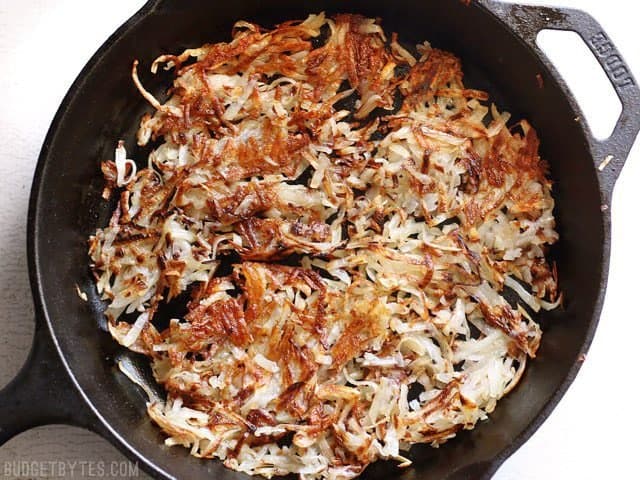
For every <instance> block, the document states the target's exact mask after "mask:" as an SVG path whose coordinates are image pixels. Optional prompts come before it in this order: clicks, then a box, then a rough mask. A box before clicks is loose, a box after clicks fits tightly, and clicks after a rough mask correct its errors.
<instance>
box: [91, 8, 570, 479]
mask: <svg viewBox="0 0 640 480" xmlns="http://www.w3.org/2000/svg"><path fill="white" fill-rule="evenodd" d="M158 68H165V69H174V70H175V81H174V84H173V88H172V89H171V96H170V98H169V99H168V100H167V101H166V102H164V103H162V102H161V101H160V100H158V99H157V98H156V97H154V96H153V95H152V94H151V93H150V92H148V91H147V90H145V89H144V87H143V86H142V83H141V82H140V80H139V78H138V73H137V62H136V63H135V64H134V68H133V70H132V75H133V79H134V82H135V84H136V85H137V86H138V88H139V89H140V92H141V94H142V95H143V96H144V97H145V98H146V99H147V100H148V101H149V102H150V104H151V105H152V106H153V107H154V108H155V113H154V114H153V115H146V116H145V117H144V118H143V119H142V122H141V125H140V129H139V132H138V141H139V143H140V145H146V144H147V143H148V142H150V141H152V140H154V141H155V140H159V141H160V142H161V143H160V145H159V146H158V147H157V148H156V149H155V150H154V151H153V153H152V154H151V155H150V157H149V159H148V166H147V167H146V168H139V167H138V168H136V165H135V164H134V162H133V161H132V160H129V159H127V153H126V151H125V146H124V144H123V143H118V146H117V149H116V151H115V161H106V162H104V163H103V165H102V170H103V172H104V175H105V179H106V181H107V186H106V188H105V197H108V196H109V195H110V194H116V195H118V196H119V197H118V202H117V206H116V208H115V210H114V212H113V216H112V218H111V221H110V223H109V225H108V226H106V227H105V228H101V229H98V230H97V231H96V232H95V234H94V235H93V236H92V237H91V239H90V242H89V243H90V247H89V254H90V257H91V260H92V269H93V272H94V274H95V278H96V284H97V289H98V292H99V293H100V294H101V295H102V297H103V298H104V299H105V300H106V303H107V309H106V315H107V317H108V322H109V329H110V332H111V334H112V335H113V337H114V338H115V339H116V340H117V341H118V342H119V343H120V344H122V345H123V346H125V347H127V348H129V349H131V350H133V351H136V352H140V353H143V354H145V355H147V356H148V357H149V358H150V360H151V362H152V366H153V371H154V375H155V378H156V379H157V381H158V383H159V384H160V385H162V386H163V387H164V389H165V390H166V393H167V396H166V400H162V399H160V398H158V397H156V396H154V397H153V398H150V400H149V404H148V413H149V415H150V416H151V418H152V419H153V420H154V421H155V422H156V423H157V424H158V425H159V426H160V427H161V428H162V429H163V430H164V431H165V432H166V434H167V436H168V438H167V440H166V443H167V445H183V446H185V447H188V448H189V449H190V450H191V453H192V454H193V455H195V456H198V457H206V458H214V457H216V458H219V459H222V460H223V461H224V464H225V465H226V466H227V467H229V468H232V469H235V470H238V471H242V472H246V473H250V474H259V475H264V476H266V477H271V476H274V475H286V474H289V473H296V474H299V476H300V478H303V479H320V478H326V479H346V478H353V477H355V476H357V475H359V474H360V473H361V472H362V471H363V470H364V469H365V467H366V466H367V465H368V464H370V463H371V462H374V461H376V460H378V459H392V460H395V461H396V462H398V464H399V465H400V466H408V465H410V464H411V460H410V457H411V455H410V452H409V448H410V446H411V444H414V443H429V444H432V445H433V446H437V445H439V444H442V443H443V442H445V441H447V440H448V439H450V438H452V437H454V436H455V435H456V433H457V432H458V431H460V430H461V429H471V428H473V427H474V425H476V423H477V422H478V421H480V420H484V419H486V418H487V415H488V414H489V413H491V412H492V411H493V409H494V408H495V407H496V403H497V401H498V400H499V399H500V398H501V397H502V396H504V395H505V394H506V393H507V392H509V391H510V390H511V389H513V388H514V386H515V385H516V384H517V382H518V381H519V379H520V377H521V376H522V373H523V371H524V368H525V365H526V361H527V358H529V357H531V358H532V357H535V354H536V351H537V349H538V347H539V345H540V339H541V329H540V327H539V325H538V324H537V323H536V321H535V319H534V318H533V317H532V315H533V314H534V312H538V311H539V310H541V309H543V310H545V309H552V308H555V307H557V306H558V304H559V303H560V300H561V295H560V294H559V291H558V286H557V278H556V271H555V266H552V265H550V264H549V263H548V262H547V260H546V258H545V254H546V252H547V248H548V245H550V244H552V243H554V242H556V241H557V239H558V235H557V233H556V232H555V230H554V227H555V223H554V217H553V207H554V201H553V198H552V197H551V182H550V180H549V179H548V177H547V166H546V164H545V162H544V161H543V160H541V158H540V156H539V154H538V146H539V141H538V137H537V135H536V132H535V130H534V129H533V128H532V127H531V125H529V123H527V122H526V121H525V120H521V121H519V122H517V123H514V124H511V125H508V122H509V121H510V117H509V115H508V114H506V113H501V112H500V111H498V109H497V108H496V107H495V106H493V105H491V104H488V103H487V101H488V100H489V96H488V95H487V94H486V93H485V92H482V91H478V90H471V89H467V88H465V86H464V85H463V82H462V76H463V75H462V71H461V64H460V61H459V60H458V59H457V58H456V57H455V56H453V55H452V54H450V53H447V52H444V51H441V50H437V49H435V48H432V47H431V46H430V44H429V43H426V42H425V43H424V44H421V45H418V46H417V47H416V49H415V50H414V49H411V48H407V47H405V46H402V45H401V44H400V43H399V41H398V38H397V35H395V34H394V35H392V36H390V38H387V37H386V36H385V33H384V32H383V30H382V28H381V26H380V24H379V23H378V22H377V21H376V20H373V19H368V18H364V17H360V16H357V15H337V16H335V17H333V18H327V17H325V15H324V14H319V15H311V16H309V17H308V18H307V19H306V20H304V21H303V22H295V21H293V22H287V23H284V24H282V25H279V26H278V27H276V28H275V29H273V30H265V29H263V28H260V27H259V26H257V25H254V24H251V23H248V22H239V23H237V24H236V26H235V27H234V29H233V39H232V40H231V41H230V42H229V43H217V44H208V45H204V46H202V47H200V48H195V49H189V50H186V51H185V52H184V53H182V54H181V55H163V56H161V57H160V58H158V59H157V60H156V61H155V62H154V63H153V67H152V70H153V72H155V71H157V69H158ZM346 105H349V107H347V106H346ZM505 289H508V290H509V291H511V292H512V295H510V296H509V297H508V298H509V299H510V301H507V300H506V299H505V293H506V291H507V290H505ZM185 298H187V299H188V300H187V301H186V306H184V312H185V313H184V315H182V316H181V317H180V318H172V319H170V320H169V321H168V323H167V321H166V320H165V321H163V322H158V321H157V319H158V312H161V311H162V310H163V308H165V305H166V304H168V303H172V302H177V303H180V302H182V303H185V301H184V299H185ZM518 298H520V299H521V301H514V300H513V299H518ZM525 307H526V308H525ZM527 309H528V310H527Z"/></svg>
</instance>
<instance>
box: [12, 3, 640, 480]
mask: <svg viewBox="0 0 640 480" xmlns="http://www.w3.org/2000/svg"><path fill="white" fill-rule="evenodd" d="M304 3H305V2H300V1H299V0H295V1H294V0H271V1H269V2H264V1H260V0H235V1H230V2H229V1H227V2H216V1H212V0H150V1H149V2H148V3H147V4H146V5H145V6H144V7H143V8H142V9H141V10H140V11H139V12H138V13H137V14H135V15H134V16H133V17H132V18H131V19H130V20H129V21H127V22H126V23H125V24H124V25H123V26H122V27H120V29H118V31H117V32H116V33H114V34H113V35H112V36H111V37H110V38H109V39H108V40H107V41H106V43H105V44H104V45H103V46H102V47H101V48H100V49H99V50H98V52H97V53H96V54H95V55H94V57H93V58H92V59H91V60H90V61H89V63H88V64H87V66H86V67H85V68H84V70H83V71H82V73H81V74H80V75H79V77H78V79H77V80H76V81H75V83H74V84H73V86H72V87H71V89H70V90H69V93H68V94H67V96H66V97H65V99H64V101H63V102H62V105H61V106H60V109H59V110H58V113H57V114H56V116H55V119H54V121H53V124H52V125H51V129H50V130H49V134H48V135H47V138H46V140H45V142H44V146H43V147H42V153H41V155H40V160H39V162H38V166H37V169H36V173H35V179H34V182H33V189H32V193H31V204H30V210H29V219H28V251H29V252H28V253H29V269H30V274H31V284H32V288H33V295H34V299H35V304H36V310H37V314H36V334H35V340H34V345H33V350H32V352H31V355H30V357H29V360H28V361H27V364H26V365H25V367H24V368H23V369H22V370H21V372H20V373H19V375H18V377H17V378H16V379H15V380H14V381H13V382H12V383H11V384H9V385H8V386H7V387H6V388H5V389H4V390H3V391H2V392H0V412H2V413H1V418H0V444H1V443H3V442H5V441H7V440H8V439H10V438H11V437H12V436H14V435H16V434H18V433H19V432H22V431H23V430H26V429H28V428H30V427H33V426H36V425H42V424H47V423H69V424H73V425H78V426H81V427H85V428H89V429H91V430H93V431H95V432H97V433H99V434H100V435H103V436H104V437H105V438H107V439H108V440H109V441H110V442H112V443H113V444H114V445H116V446H117V447H118V448H119V449H120V450H122V451H123V452H124V453H125V454H126V455H127V456H129V457H130V458H131V459H132V460H135V461H138V462H140V464H141V465H142V466H143V468H144V469H145V470H146V471H148V472H149V473H151V474H152V475H154V476H156V477H158V478H173V477H178V478H189V479H197V478H212V476H213V478H219V479H231V478H238V479H239V478H246V477H244V475H241V474H239V473H235V472H232V471H230V470H227V469H225V468H224V467H223V466H222V465H221V463H220V462H218V461H201V460H197V459H195V458H192V457H189V456H188V454H187V452H186V450H185V449H182V448H167V447H165V446H164V445H163V443H162V439H163V436H162V434H161V433H160V431H159V429H158V428H157V427H155V426H154V425H152V424H151V422H150V420H149V419H148V418H147V416H146V414H145V396H144V394H143V393H142V391H141V390H140V389H139V388H138V387H137V386H135V385H134V384H132V383H131V382H130V381H129V380H128V379H127V378H125V377H124V375H122V374H121V373H120V372H119V370H118V369H117V366H116V363H117V361H118V360H119V359H123V358H128V359H129V361H131V362H132V363H134V364H136V365H139V366H140V368H141V371H143V372H144V371H145V370H144V364H145V363H144V361H142V360H141V359H140V358H139V357H136V356H134V355H130V354H128V353H125V352H123V351H122V349H120V348H119V347H117V345H116V343H115V342H114V341H112V340H111V338H110V336H109V335H108V333H106V332H105V331H104V327H105V325H104V320H103V318H102V315H101V313H100V312H101V304H100V302H99V300H98V299H97V297H96V294H95V290H94V289H93V287H92V282H91V279H90V277H89V272H88V267H87V263H88V259H87V255H86V249H87V247H86V238H87V236H88V235H89V234H90V233H92V232H93V231H94V230H95V228H96V227H98V226H102V225H104V224H105V223H106V221H107V218H108V212H109V206H107V205H105V204H104V202H102V201H101V200H100V191H101V189H102V178H101V175H100V173H99V172H100V170H99V162H100V161H101V160H103V159H105V158H111V156H112V153H113V148H114V144H115V142H116V141H117V140H118V139H119V138H124V139H125V140H126V142H127V147H129V148H132V147H133V145H134V143H135V142H134V137H133V135H134V131H135V126H136V125H137V122H138V120H139V118H140V116H141V115H142V113H143V112H144V111H148V110H149V107H148V106H147V105H146V104H145V102H144V101H143V100H142V99H141V98H140V96H139V95H138V93H137V92H136V91H135V89H134V87H133V85H132V83H131V80H130V78H129V70H130V67H131V63H132V60H133V59H134V58H139V59H140V60H141V61H142V62H143V66H146V67H148V66H149V64H150V62H151V60H152V59H154V58H155V57H156V56H157V55H159V54H160V53H164V52H179V51H181V50H182V49H183V48H185V47H187V46H197V45H200V44H202V43H205V42H206V41H221V40H225V39H228V38H229V35H230V29H231V26H232V24H233V22H234V21H235V20H238V19H250V20H253V21H257V22H259V23H262V24H272V23H273V22H276V21H283V20H288V19H292V18H302V17H304V16H306V14H307V13H309V12H310V11H314V12H317V11H320V10H326V11H327V12H335V11H340V10H343V11H344V10H347V11H351V12H359V13H362V14H365V15H368V16H380V17H382V18H383V20H384V26H385V28H386V29H387V30H388V31H398V32H399V33H400V34H401V37H402V38H404V39H405V40H408V41H412V42H415V41H418V40H424V39H429V40H430V41H431V42H432V43H433V44H434V45H435V46H439V47H442V48H445V49H447V50H451V51H453V52H454V53H456V54H458V55H459V56H460V57H461V58H462V59H463V62H464V69H465V72H466V74H467V77H466V78H467V84H468V85H469V86H471V87H476V88H483V89H486V90H488V91H489V92H490V93H491V95H492V98H494V99H497V100H498V103H499V105H500V107H502V108H503V109H505V108H506V109H507V110H509V111H511V112H513V113H515V117H516V118H518V117H521V116H526V118H528V119H530V120H531V121H532V123H533V125H534V126H535V127H536V128H537V129H538V131H539V133H540V137H541V138H542V154H543V156H544V158H546V159H548V161H549V162H550V164H551V170H552V177H553V179H554V180H555V182H556V183H555V187H554V194H555V198H556V199H557V208H556V214H557V218H558V225H559V231H560V235H561V241H560V243H559V244H558V246H557V248H556V249H555V251H554V252H553V255H554V256H555V259H556V260H557V263H558V270H559V277H560V285H561V288H562V290H563V291H564V294H565V298H566V303H565V307H564V309H563V310H562V311H558V312H555V313H551V314H547V315H546V316H544V317H543V319H542V324H543V328H544V330H545V335H544V337H543V341H542V347H541V348H540V351H539V357H538V358H537V359H536V360H535V361H534V362H531V364H530V366H529V369H528V371H527V373H526V376H525V378H524V379H523V381H522V382H521V384H520V385H519V386H518V388H517V389H516V390H515V391H514V392H512V393H511V394H510V395H509V396H508V397H507V398H505V399H503V400H502V401H501V403H500V405H499V408H497V409H496V411H495V413H494V414H493V415H492V416H491V419H490V421H488V422H483V423H481V424H480V425H478V427H477V428H476V429H475V430H473V431H472V432H464V433H461V434H460V435H458V437H457V438H456V439H454V440H452V441H450V442H449V443H447V444H446V445H445V446H443V447H442V448H440V449H438V450H434V449H431V448H429V447H426V446H415V447H414V448H413V449H412V451H411V454H410V456H411V458H412V459H413V460H414V465H413V466H412V467H411V468H409V469H407V470H404V471H402V473H400V472H398V471H397V469H396V467H395V466H393V465H392V464H390V463H376V464H374V465H372V466H371V467H369V468H368V469H367V470H366V473H365V477H366V478H379V479H382V478H388V477H390V476H392V475H393V476H396V475H401V476H402V477H403V478H406V479H418V478H421V479H427V478H429V479H440V478H448V479H462V478H489V477H491V475H492V474H493V472H495V471H496V469H497V468H498V467H499V466H500V464H501V463H502V462H503V461H504V460H505V459H506V458H507V457H508V456H509V455H511V454H512V453H513V452H514V451H515V450H516V449H517V448H518V447H519V446H520V445H521V444H522V443H523V442H524V441H525V440H526V439H527V438H529V436H531V434H532V433H533V432H534V431H535V430H536V429H537V428H538V427H539V426H540V424H541V423H542V422H543V421H544V419H545V418H546V417H547V415H549V413H550V412H551V410H552V409H553V407H554V406H555V405H556V404H557V403H558V401H559V400H560V398H561V397H562V395H563V394H564V392H565V391H566V389H567V388H568V386H569V384H570V383H571V381H572V380H573V378H574V377H575V375H576V373H577V371H578V369H579V367H580V364H581V355H582V354H584V353H585V352H586V350H587V348H588V347H589V344H590V342H591V339H592V337H593V333H594V330H595V327H596V324H597V322H598V318H599V316H600V311H601V307H602V301H603V298H604V290H605V285H606V278H607V271H608V263H609V247H610V237H609V228H610V217H609V211H610V210H608V209H606V208H605V206H606V205H607V204H608V203H609V201H610V198H611V193H612V190H613V185H614V181H615V179H616V177H617V175H618V173H619V171H620V169H621V168H622V165H623V163H624V160H625V158H626V156H627V155H628V153H629V150H630V148H631V145H632V143H633V141H634V139H635V137H636V134H637V132H638V130H639V129H640V117H639V113H638V112H639V111H640V90H639V89H638V87H637V86H636V83H635V81H634V79H633V77H632V76H631V73H630V72H629V70H628V68H627V67H626V66H625V63H624V61H623V60H622V58H621V57H620V55H619V54H618V52H617V50H616V49H615V47H614V46H613V45H612V44H611V42H610V41H609V40H608V38H607V36H606V34H605V33H603V31H602V29H601V27H600V26H599V25H598V24H597V22H596V21H595V20H593V19H592V18H591V17H589V16H588V15H587V14H585V13H582V12H580V11H575V10H566V9H557V8H547V7H531V6H523V5H508V4H501V3H497V2H494V1H490V0H477V1H472V2H460V1H457V0H420V1H410V0H393V1H389V0H355V1H351V2H349V3H345V2H340V1H338V0H327V1H319V2H314V3H313V5H312V6H309V5H304ZM469 3H470V4H469ZM544 28H551V29H560V30H574V31H576V32H578V33H579V34H580V35H581V36H582V38H583V39H584V41H585V42H586V43H587V45H588V46H589V47H590V48H591V50H592V51H593V53H594V54H595V56H596V58H597V59H598V61H599V62H600V64H601V65H602V67H603V69H604V70H605V72H606V73H607V75H608V77H609V79H610V80H611V83H612V84H613V85H614V86H615V89H616V91H617V93H618V95H619V97H620V100H621V101H622V105H623V110H622V115H621V117H620V119H619V121H618V123H617V125H616V127H615V131H614V132H613V134H612V135H611V137H610V138H609V139H607V140H605V141H602V142H599V141H596V140H595V139H594V137H593V136H592V134H591V133H590V132H589V130H588V129H587V128H586V127H585V124H584V118H583V116H582V114H581V113H580V110H579V108H578V106H577V105H576V102H575V101H574V99H573V98H572V97H571V95H570V93H569V91H568V89H567V87H566V86H565V84H564V83H563V81H562V79H561V78H560V77H559V75H558V73H557V72H556V71H555V70H554V68H553V67H552V66H551V65H550V63H549V61H548V60H547V59H546V58H545V57H544V55H543V54H542V52H541V51H540V50H539V49H538V47H537V46H536V43H535V38H536V35H537V33H538V32H539V31H540V30H542V29H544ZM145 70H146V68H145ZM145 77H148V78H143V81H145V83H146V85H147V86H148V87H150V89H151V90H152V91H154V92H155V93H157V94H159V95H162V93H161V92H162V91H163V90H164V89H165V88H166V86H167V81H168V79H169V77H168V76H166V75H165V76H159V78H150V76H148V75H145ZM131 154H132V157H133V158H138V159H142V158H146V157H144V156H143V155H144V154H145V152H143V151H140V150H138V151H136V150H133V151H131ZM605 158H609V159H610V160H611V161H610V163H609V164H608V165H607V166H606V167H603V169H602V170H601V169H599V168H597V167H598V166H599V165H601V162H603V160H605ZM602 165H604V164H602ZM76 284H78V285H79V286H80V288H81V289H82V290H84V291H87V292H89V294H90V301H89V302H83V301H82V300H80V298H79V297H78V295H77V294H76V291H75V285H76ZM98 326H100V328H98Z"/></svg>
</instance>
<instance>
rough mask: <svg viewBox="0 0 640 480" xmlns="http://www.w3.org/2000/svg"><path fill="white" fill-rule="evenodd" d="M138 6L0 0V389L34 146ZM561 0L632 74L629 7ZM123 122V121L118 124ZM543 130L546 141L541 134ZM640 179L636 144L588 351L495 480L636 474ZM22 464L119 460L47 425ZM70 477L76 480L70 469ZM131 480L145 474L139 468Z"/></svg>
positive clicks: (8, 371) (593, 73)
mask: <svg viewBox="0 0 640 480" xmlns="http://www.w3.org/2000/svg"><path fill="white" fill-rule="evenodd" d="M452 1H456V0H452ZM143 3H144V2H143V1H142V0H111V1H108V2H105V1H86V0H58V1H52V0H49V1H47V0H21V1H20V2H17V1H13V0H0V332H2V333H1V334H0V387H2V386H4V385H5V384H6V383H7V382H8V381H9V380H10V379H11V378H12V377H13V376H14V375H15V374H16V372H17V371H18V369H19V368H20V366H21V365H22V363H23V362H24V360H25V359H26V357H27V353H28V350H29V347H30V343H31V335H32V332H33V307H32V303H31V293H30V290H29V285H28V280H27V267H26V258H25V223H26V215H27V201H28V195H29V189H30V185H31V180H32V175H33V170H34V166H35V163H36V160H37V157H38V152H39V150H40V146H41V143H42V141H43V139H44V136H45V133H46V130H47V128H48V126H49V123H50V121H51V119H52V118H53V115H54V113H55V111H56V109H57V107H58V105H59V103H60V101H61V100H62V97H63V95H64V94H65V92H66V90H67V88H68V87H69V85H70V84H71V83H72V81H73V79H74V78H75V76H76V75H77V73H78V72H79V71H80V69H81V68H82V66H83V65H84V63H85V62H86V61H87V60H88V59H89V57H90V56H91V55H92V54H93V52H94V51H95V50H96V49H97V48H98V46H99V45H100V44H101V43H102V42H103V41H104V40H105V39H106V38H107V37H108V35H109V34H110V33H112V32H113V31H114V30H115V28H116V27H117V26H118V25H120V24H121V23H122V22H123V21H125V20H126V19H127V18H128V17H129V16H130V15H131V14H133V13H134V12H135V11H136V10H137V9H138V8H139V7H140V6H141V5H142V4H143ZM530 3H543V2H538V1H531V2H530ZM558 3H560V4H563V5H565V6H573V7H577V8H582V9H584V10H587V11H589V12H590V13H592V14H593V15H594V16H595V17H596V18H598V20H599V21H600V22H601V23H602V24H603V26H604V28H605V30H606V31H607V32H609V33H610V35H611V37H612V38H613V40H614V41H615V43H617V45H618V47H619V48H620V50H621V51H622V53H623V55H624V56H625V57H626V59H627V60H628V62H629V63H630V65H631V67H632V69H633V70H634V71H635V73H636V76H637V77H638V78H640V50H639V49H638V40H639V35H638V25H637V18H638V7H637V6H635V2H627V1H623V0H610V1H608V2H602V1H601V0H590V1H586V0H584V1H580V0H573V1H570V0H563V1H561V2H558ZM552 41H555V40H552ZM489 48H490V47H489ZM551 50H552V51H553V53H554V54H555V55H557V56H558V58H559V59H560V60H559V61H560V62H561V63H562V66H563V67H565V68H566V70H567V74H568V76H569V77H571V79H572V80H575V83H574V86H575V89H576V93H578V94H579V96H580V97H582V98H581V104H582V105H583V106H584V107H585V110H586V111H587V113H590V116H589V118H590V120H591V121H592V122H593V124H594V125H595V126H596V127H597V129H598V131H602V129H603V128H604V127H605V126H606V125H605V124H606V123H607V121H608V120H609V121H610V119H611V116H612V115H613V114H615V108H612V107H611V106H610V105H611V104H610V103H608V102H607V101H606V100H605V99H604V97H605V90H606V88H605V86H603V85H602V83H603V82H598V72H597V70H596V69H592V68H590V67H589V65H584V64H585V63H588V62H586V60H587V58H586V56H584V55H582V54H580V53H576V51H575V50H572V49H571V48H569V47H567V46H566V45H565V44H564V43H561V42H559V41H557V42H556V43H555V44H554V45H553V47H552V48H551ZM638 114H640V112H638ZM130 127H131V126H127V125H123V129H126V128H130ZM541 136H542V138H543V141H544V132H541ZM639 183H640V150H639V148H638V146H637V145H636V147H635V148H634V151H633V152H632V154H631V157H630V158H629V161H628V162H627V165H626V167H625V169H624V171H623V173H622V176H621V178H620V181H619V183H618V186H617V188H616V192H615V195H614V202H613V257H612V263H611V277H610V282H609V291H608V295H607V301H606V304H605V308H604V313H603V315H602V320H601V324H600V328H599V330H598V333H597V335H596V338H595V341H594V343H593V346H592V348H591V351H590V353H589V355H588V357H587V359H586V362H585V365H584V367H583V369H582V371H581V372H580V374H579V376H578V378H577V380H576V381H575V383H574V384H573V386H572V387H571V389H570V390H569V392H568V393H567V395H566V397H565V398H564V399H563V401H562V402H561V403H560V405H559V406H558V407H557V409H556V410H555V411H554V413H553V414H552V415H551V417H550V418H549V420H548V421H547V422H546V423H545V424H544V425H543V426H542V427H541V428H540V430H539V431H538V432H537V433H536V434H535V435H534V436H533V438H532V439H531V440H529V441H528V442H527V444H526V445H525V446H523V447H522V448H521V449H520V450H519V451H518V452H517V453H516V454H515V455H513V457H512V458H510V459H509V460H508V461H507V462H506V463H505V464H504V466H503V467H502V468H501V469H500V471H499V472H498V473H497V475H496V477H495V479H496V480H538V479H543V478H544V479H582V480H590V479H600V478H604V477H610V478H616V479H626V478H640V473H638V469H637V461H638V459H637V455H638V452H637V445H638V440H637V432H638V431H639V430H640V415H639V414H638V411H637V401H638V395H637V394H638V392H639V389H638V374H637V371H638V370H637V368H638V367H637V363H638V359H637V352H638V348H639V347H638V344H637V342H636V340H635V338H637V337H638V334H639V331H638V324H639V323H640V318H639V315H638V308H637V304H638V298H639V297H640V294H639V293H638V291H637V290H638V285H639V283H640V281H639V279H638V276H639V272H640V257H639V255H638V250H637V247H636V242H637V238H638V233H640V232H639V229H638V207H639V206H640V188H639V187H638V185H639ZM60 254H61V255H64V252H60ZM34 401H46V399H34ZM2 414H3V412H0V416H1V415H2ZM21 460H28V461H34V460H35V461H50V460H64V461H69V462H73V461H77V462H80V461H87V462H89V461H98V460H103V461H106V462H111V461H114V462H117V461H123V460H124V457H123V456H122V455H121V454H120V453H119V452H117V451H116V449H115V448H114V447H112V446H111V445H110V444H108V443H107V442H105V441H104V440H102V439H101V438H99V437H98V436H96V435H94V434H92V433H89V432H86V431H83V430H79V429H76V428H71V427H67V426H48V427H41V428H37V429H33V430H31V431H28V432H26V433H24V434H22V435H20V436H18V437H17V438H15V439H13V440H12V441H10V442H9V443H8V444H6V445H5V446H3V447H1V448H0V477H2V476H3V469H2V468H3V464H4V463H5V462H8V461H21ZM86 477H87V478H88V475H86ZM22 478H24V477H22ZM39 478H44V477H39ZM74 478H82V477H81V476H80V475H78V474H77V472H76V475H75V476H74ZM139 478H146V477H145V476H144V474H142V473H141V474H140V477H139Z"/></svg>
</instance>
